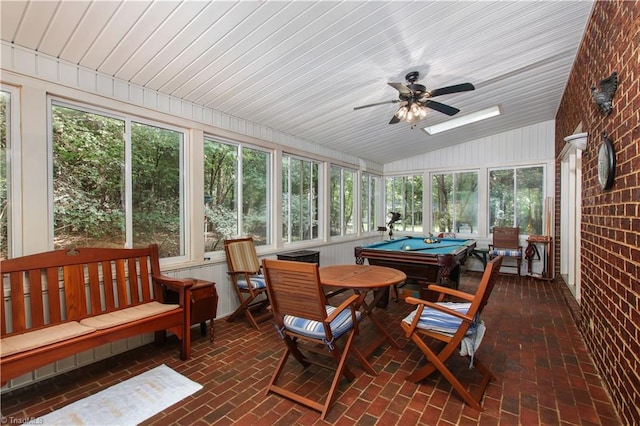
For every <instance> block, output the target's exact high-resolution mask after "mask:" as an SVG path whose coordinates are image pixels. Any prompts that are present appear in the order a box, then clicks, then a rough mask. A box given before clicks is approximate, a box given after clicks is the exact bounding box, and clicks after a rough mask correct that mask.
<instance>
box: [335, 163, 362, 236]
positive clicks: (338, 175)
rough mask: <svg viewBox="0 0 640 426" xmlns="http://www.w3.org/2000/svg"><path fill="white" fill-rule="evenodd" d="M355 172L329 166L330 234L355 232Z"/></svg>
mask: <svg viewBox="0 0 640 426" xmlns="http://www.w3.org/2000/svg"><path fill="white" fill-rule="evenodd" d="M355 175H356V172H355V171H354V170H351V169H346V168H344V167H339V166H331V178H330V189H329V200H330V206H331V210H330V219H329V229H330V235H331V236H332V237H333V236H338V235H350V234H355V229H354V225H353V221H354V217H353V214H354V207H355V201H356V200H355V198H354V192H353V191H354V182H355Z"/></svg>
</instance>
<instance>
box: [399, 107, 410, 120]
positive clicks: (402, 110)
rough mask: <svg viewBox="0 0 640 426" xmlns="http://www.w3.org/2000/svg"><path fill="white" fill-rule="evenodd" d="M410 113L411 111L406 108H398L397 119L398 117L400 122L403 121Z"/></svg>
mask: <svg viewBox="0 0 640 426" xmlns="http://www.w3.org/2000/svg"><path fill="white" fill-rule="evenodd" d="M408 112H409V109H408V108H407V107H406V106H401V107H400V108H398V111H396V117H398V120H400V121H403V120H404V119H405V117H406V116H407V113H408Z"/></svg>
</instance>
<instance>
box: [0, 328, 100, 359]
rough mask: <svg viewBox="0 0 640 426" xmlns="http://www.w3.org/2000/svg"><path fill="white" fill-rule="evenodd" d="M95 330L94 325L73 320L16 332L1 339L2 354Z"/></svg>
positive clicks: (26, 349) (24, 349)
mask: <svg viewBox="0 0 640 426" xmlns="http://www.w3.org/2000/svg"><path fill="white" fill-rule="evenodd" d="M94 331H96V329H95V328H94V327H89V326H86V325H82V324H80V323H78V322H77V321H71V322H65V323H63V324H58V325H52V326H50V327H46V328H42V329H40V330H35V331H29V332H26V333H23V334H16V335H15V336H9V337H4V338H3V339H1V340H0V356H8V355H11V354H15V353H18V352H24V351H28V350H30V349H35V348H39V347H41V346H46V345H50V344H52V343H57V342H61V341H63V340H67V339H71V338H73V337H78V336H82V335H84V334H89V333H93V332H94Z"/></svg>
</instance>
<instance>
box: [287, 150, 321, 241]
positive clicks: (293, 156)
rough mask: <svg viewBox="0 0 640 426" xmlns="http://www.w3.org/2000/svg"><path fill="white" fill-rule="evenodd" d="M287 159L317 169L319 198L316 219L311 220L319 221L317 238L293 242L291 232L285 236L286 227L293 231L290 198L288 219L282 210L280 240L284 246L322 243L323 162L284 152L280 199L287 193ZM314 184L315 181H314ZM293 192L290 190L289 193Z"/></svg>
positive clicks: (311, 219)
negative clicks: (285, 173)
mask: <svg viewBox="0 0 640 426" xmlns="http://www.w3.org/2000/svg"><path fill="white" fill-rule="evenodd" d="M285 158H290V159H295V160H299V161H303V162H305V163H309V164H311V165H315V166H316V167H317V175H316V176H315V181H316V185H317V188H318V191H317V193H316V194H315V196H316V197H317V208H316V215H317V217H316V218H313V217H311V218H310V224H312V223H313V220H316V221H317V231H316V233H317V235H316V236H315V237H312V238H310V239H300V240H296V241H292V234H291V231H289V232H287V235H286V236H285V234H284V228H285V226H287V229H289V230H290V229H291V196H289V197H288V200H289V207H288V209H287V211H288V214H287V217H285V214H284V213H285V212H284V208H282V210H281V211H282V214H281V216H282V227H281V231H280V232H281V235H280V236H279V237H280V240H281V241H282V244H283V245H284V246H287V245H292V244H293V245H295V244H299V243H305V242H319V241H322V232H323V229H324V226H323V224H322V219H323V217H324V215H323V214H322V193H323V192H322V182H323V179H324V178H323V173H324V167H323V162H322V161H319V160H314V159H311V158H308V157H304V156H302V155H297V154H293V153H290V152H287V151H283V152H282V155H281V160H280V163H279V164H280V170H279V171H280V175H281V177H282V185H280V188H281V189H280V191H281V192H280V198H281V199H284V196H285V193H284V189H283V187H284V167H283V164H284V161H285ZM288 171H289V176H288V178H287V182H289V188H290V187H291V179H290V174H291V169H290V168H288ZM312 177H313V176H312ZM312 182H313V181H312ZM311 186H313V184H312V185H311ZM290 192H291V191H290V190H289V193H290ZM311 229H313V225H311ZM311 234H313V232H311Z"/></svg>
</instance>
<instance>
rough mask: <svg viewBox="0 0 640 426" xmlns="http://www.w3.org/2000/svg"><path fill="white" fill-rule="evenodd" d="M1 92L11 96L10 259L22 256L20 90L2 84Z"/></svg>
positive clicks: (8, 166) (8, 165)
mask: <svg viewBox="0 0 640 426" xmlns="http://www.w3.org/2000/svg"><path fill="white" fill-rule="evenodd" d="M0 90H1V91H2V92H5V93H8V94H9V105H8V109H9V111H8V115H9V117H8V120H7V123H6V124H7V126H8V129H7V146H6V151H5V166H6V169H5V170H6V173H7V175H6V179H7V188H6V190H7V212H6V214H7V258H9V259H10V258H12V257H17V256H21V255H22V231H21V229H22V191H20V190H15V191H14V190H13V188H22V179H21V176H22V163H21V162H20V152H21V139H20V134H21V133H20V122H21V120H20V111H21V109H20V88H19V87H16V86H12V85H9V84H5V83H1V84H0ZM0 237H2V236H0Z"/></svg>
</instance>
